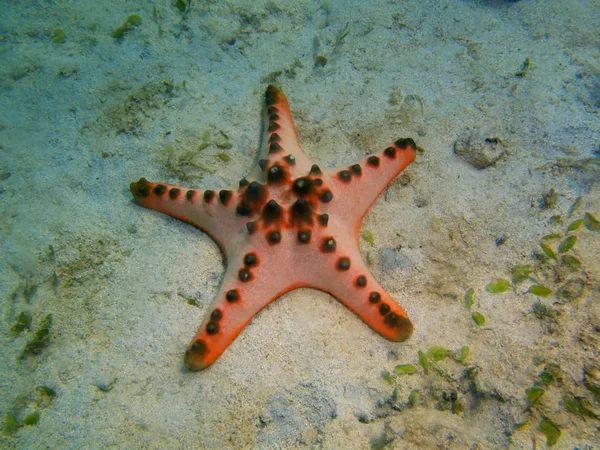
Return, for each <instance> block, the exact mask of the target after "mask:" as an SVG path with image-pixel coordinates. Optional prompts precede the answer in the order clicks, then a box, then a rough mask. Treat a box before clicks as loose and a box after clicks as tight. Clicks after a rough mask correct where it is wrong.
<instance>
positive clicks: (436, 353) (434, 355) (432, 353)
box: [427, 345, 448, 362]
mask: <svg viewBox="0 0 600 450" xmlns="http://www.w3.org/2000/svg"><path fill="white" fill-rule="evenodd" d="M447 356H448V349H447V348H445V347H442V346H441V345H435V346H433V347H431V348H430V349H429V350H427V357H428V358H430V359H431V360H433V361H435V362H438V361H441V360H443V359H446V357H447Z"/></svg>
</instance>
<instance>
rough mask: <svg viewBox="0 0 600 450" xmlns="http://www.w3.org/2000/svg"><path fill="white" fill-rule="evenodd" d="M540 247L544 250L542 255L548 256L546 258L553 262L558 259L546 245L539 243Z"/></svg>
mask: <svg viewBox="0 0 600 450" xmlns="http://www.w3.org/2000/svg"><path fill="white" fill-rule="evenodd" d="M540 246H541V247H542V250H544V253H545V254H546V255H547V256H548V258H552V259H554V260H556V259H558V258H557V257H556V253H555V252H554V250H552V247H550V246H549V245H548V244H546V243H545V242H542V243H540Z"/></svg>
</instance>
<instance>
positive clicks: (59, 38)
mask: <svg viewBox="0 0 600 450" xmlns="http://www.w3.org/2000/svg"><path fill="white" fill-rule="evenodd" d="M52 42H53V43H55V44H62V43H63V42H65V32H64V31H63V30H62V29H60V28H55V29H54V30H53V31H52Z"/></svg>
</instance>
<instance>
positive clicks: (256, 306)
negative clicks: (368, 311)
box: [184, 243, 306, 370]
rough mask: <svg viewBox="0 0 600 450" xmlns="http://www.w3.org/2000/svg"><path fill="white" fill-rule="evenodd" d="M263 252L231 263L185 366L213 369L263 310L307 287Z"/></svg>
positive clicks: (259, 249) (253, 252)
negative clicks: (293, 290)
mask: <svg viewBox="0 0 600 450" xmlns="http://www.w3.org/2000/svg"><path fill="white" fill-rule="evenodd" d="M265 245H267V244H266V243H265ZM263 249H264V246H261V245H260V244H259V245H258V246H253V247H252V250H250V247H247V251H248V253H246V254H245V255H243V256H242V255H241V254H238V255H235V256H234V257H233V258H232V259H231V260H230V262H229V265H228V268H227V271H226V274H225V276H224V278H223V282H222V284H221V287H220V288H219V291H218V293H217V295H216V297H215V301H214V302H213V305H212V306H211V308H210V312H209V313H208V315H207V317H206V319H205V320H204V321H203V322H202V324H201V325H200V328H199V329H198V332H197V333H196V335H195V336H194V338H193V339H192V341H191V343H190V345H189V346H188V349H187V351H186V353H185V356H184V363H185V365H186V366H187V367H189V368H190V369H192V370H202V369H205V368H206V367H208V366H210V365H211V364H212V363H213V362H214V361H215V360H216V359H217V358H218V357H219V356H220V355H221V353H223V351H225V349H226V348H227V347H228V346H229V344H231V342H233V340H234V339H235V338H236V337H237V335H238V334H239V333H240V332H241V331H242V330H243V329H244V327H245V326H246V324H247V323H248V322H249V321H250V320H251V319H252V318H253V317H254V316H255V315H256V314H257V313H258V312H259V311H260V310H261V309H263V308H264V307H265V306H267V305H268V304H269V303H271V302H272V301H273V300H275V299H277V298H278V297H280V296H281V295H283V294H285V293H286V292H288V291H290V290H292V289H295V288H297V287H301V286H304V285H306V283H305V282H303V281H302V279H301V278H298V277H295V276H294V272H293V271H287V272H286V271H285V270H283V271H282V270H281V265H279V264H277V263H276V262H274V260H273V258H269V257H268V255H266V254H265V253H264V252H263ZM259 255H260V256H259ZM238 260H241V262H240V263H236V261H238ZM282 264H283V263H282Z"/></svg>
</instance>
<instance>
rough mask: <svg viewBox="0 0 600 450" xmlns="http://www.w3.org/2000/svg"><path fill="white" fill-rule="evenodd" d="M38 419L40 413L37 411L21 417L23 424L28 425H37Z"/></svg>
mask: <svg viewBox="0 0 600 450" xmlns="http://www.w3.org/2000/svg"><path fill="white" fill-rule="evenodd" d="M39 421H40V414H39V413H37V412H34V413H31V414H29V415H27V416H26V417H25V418H24V419H23V425H29V426H32V425H37V424H38V422H39Z"/></svg>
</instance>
